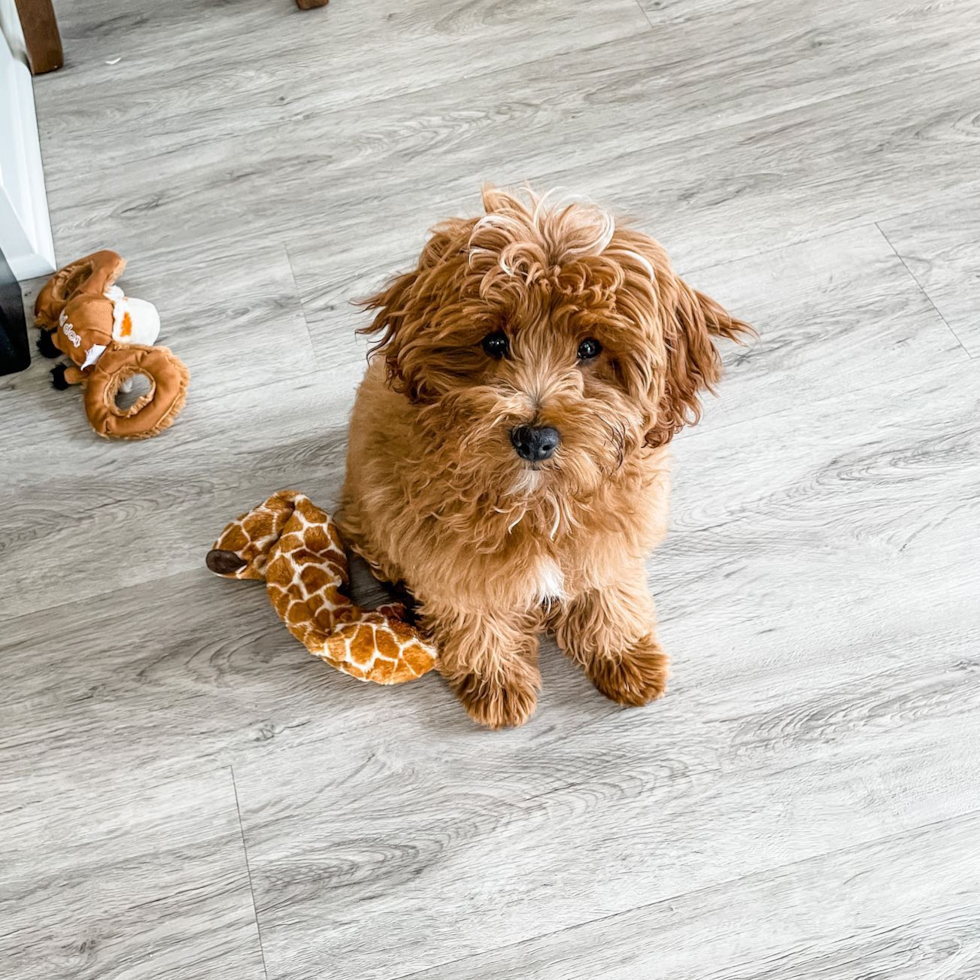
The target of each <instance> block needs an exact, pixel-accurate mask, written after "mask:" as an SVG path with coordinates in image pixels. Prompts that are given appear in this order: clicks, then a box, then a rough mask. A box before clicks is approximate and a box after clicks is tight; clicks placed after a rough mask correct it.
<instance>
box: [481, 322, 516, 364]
mask: <svg viewBox="0 0 980 980" xmlns="http://www.w3.org/2000/svg"><path fill="white" fill-rule="evenodd" d="M480 344H481V345H482V347H483V349H484V351H486V353H487V355H488V356H489V357H493V358H495V359H496V360H498V361H499V360H500V358H502V357H505V356H506V355H507V351H508V350H510V342H509V341H508V340H507V334H505V333H504V332H503V330H494V332H493V333H488V334H487V335H486V337H484V338H483V340H481V341H480Z"/></svg>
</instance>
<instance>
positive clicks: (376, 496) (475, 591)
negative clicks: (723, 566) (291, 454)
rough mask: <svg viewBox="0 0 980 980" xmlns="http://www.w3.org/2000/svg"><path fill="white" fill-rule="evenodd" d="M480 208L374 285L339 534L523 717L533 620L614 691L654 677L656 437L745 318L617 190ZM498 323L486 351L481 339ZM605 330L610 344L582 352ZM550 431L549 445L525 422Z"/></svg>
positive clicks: (492, 720)
mask: <svg viewBox="0 0 980 980" xmlns="http://www.w3.org/2000/svg"><path fill="white" fill-rule="evenodd" d="M483 200H484V207H485V210H486V214H485V215H484V216H483V217H481V218H479V219H477V218H471V219H464V218H456V219H452V220H450V221H446V222H443V223H442V224H440V225H437V226H436V227H435V228H434V229H433V231H432V235H431V237H430V239H429V240H428V242H427V243H426V245H425V247H424V249H423V250H422V254H421V256H420V257H419V260H418V264H417V266H416V268H414V269H413V270H411V271H410V272H407V273H405V274H404V275H401V276H398V277H397V278H395V279H394V280H393V281H392V282H390V283H389V284H388V286H387V287H386V288H385V289H384V290H382V291H381V292H380V293H378V294H377V295H376V296H373V297H371V298H370V299H369V300H367V301H366V304H365V305H366V306H367V307H369V308H370V309H372V310H374V311H376V314H375V317H374V320H373V322H372V324H371V325H370V326H369V327H367V328H366V331H367V332H368V333H371V334H374V335H375V336H376V343H375V347H374V351H375V354H374V356H373V357H372V359H371V361H370V364H369V367H368V371H367V374H366V375H365V378H364V380H363V382H362V384H361V387H360V389H359V392H358V396H357V401H356V404H355V407H354V412H353V415H352V419H351V429H350V444H349V455H348V464H347V480H346V484H345V488H344V495H343V503H342V508H341V512H340V514H339V515H338V520H339V522H340V525H341V528H342V530H343V533H344V535H345V537H346V538H347V540H348V541H349V542H350V543H351V544H352V546H353V547H354V548H355V549H356V550H357V551H359V552H360V553H361V554H362V555H363V556H364V557H365V558H366V559H367V560H368V561H369V562H370V563H371V564H372V566H373V567H374V568H375V570H376V571H377V572H378V574H379V575H381V576H382V577H384V578H387V579H388V580H390V581H392V582H397V581H401V582H404V583H405V584H406V585H407V587H408V588H409V590H410V591H411V592H412V593H413V594H414V595H415V596H416V598H417V600H418V601H419V603H420V610H419V611H420V614H421V617H422V622H423V624H424V625H425V627H426V628H427V629H428V630H430V631H431V633H432V635H433V637H434V639H435V641H436V643H437V644H438V646H439V649H440V654H441V660H442V671H443V674H444V676H445V677H446V679H447V681H448V682H449V684H450V686H451V687H452V688H453V690H454V691H455V692H456V694H457V695H458V696H459V698H460V700H461V701H462V702H463V704H464V706H465V707H466V709H467V711H469V713H470V714H471V715H472V717H473V718H474V719H475V720H476V721H478V722H480V723H481V724H484V725H487V726H489V727H493V728H497V727H502V726H506V725H517V724H521V723H523V722H524V721H525V720H526V719H527V718H528V717H529V716H530V714H531V713H532V711H533V710H534V705H535V699H536V695H537V691H538V689H539V685H540V675H539V673H538V669H537V664H536V660H537V646H538V641H537V636H538V634H539V633H541V632H542V631H543V630H545V629H550V630H553V631H554V632H555V635H556V637H557V640H558V643H559V645H560V646H561V648H562V649H563V650H564V651H565V653H567V654H568V655H569V656H570V657H572V658H573V659H574V660H576V661H577V662H578V663H580V664H581V666H582V668H583V670H584V671H585V673H586V674H587V675H588V677H589V678H590V679H591V680H592V682H593V683H594V684H595V685H596V687H597V688H598V689H599V690H600V691H601V692H602V693H603V694H605V695H606V696H607V697H610V698H612V699H614V700H616V701H619V702H620V703H623V704H631V705H637V704H645V703H647V702H649V701H651V700H653V699H655V698H657V697H659V696H660V695H661V694H662V693H663V692H664V688H665V683H666V675H667V658H666V656H665V655H664V653H663V651H662V650H661V648H660V646H659V644H658V642H657V640H656V617H655V614H654V608H653V600H652V598H651V597H650V595H649V592H648V590H647V587H646V576H645V572H644V557H645V556H646V554H647V553H648V552H649V550H650V549H651V548H652V547H654V546H655V545H656V544H657V543H658V542H659V540H660V539H661V537H662V536H663V533H664V529H665V522H666V515H667V498H668V491H669V465H668V455H667V452H668V451H667V448H666V447H667V443H669V441H670V439H671V438H672V437H673V435H674V434H675V433H676V432H677V431H678V430H679V429H680V428H682V427H683V426H684V425H687V424H692V423H694V422H696V421H697V419H698V417H699V414H700V403H699V396H700V393H701V392H703V391H704V390H706V389H711V388H712V386H713V385H714V384H715V382H716V381H717V380H718V379H719V377H720V374H721V363H720V358H719V355H718V353H717V351H716V349H715V347H714V344H713V342H712V337H716V336H720V337H727V338H730V339H737V338H738V337H739V335H741V334H743V333H746V332H747V331H749V330H750V329H751V328H749V327H748V325H747V324H745V323H743V322H742V321H740V320H736V319H734V318H733V317H731V316H730V315H729V314H728V313H726V312H725V311H724V310H723V309H722V308H721V307H720V306H719V305H718V304H717V303H716V302H714V301H713V300H711V299H709V298H708V297H706V296H704V295H702V294H701V293H699V292H698V291H697V290H694V289H692V288H691V287H690V286H688V285H687V284H686V283H685V282H684V281H683V280H682V279H681V278H680V277H679V276H678V275H677V274H676V273H675V272H674V271H673V269H672V267H671V265H670V261H669V259H668V257H667V255H666V253H665V251H664V249H663V248H662V247H661V246H660V245H659V244H658V243H657V242H655V241H654V240H653V239H651V238H649V237H648V236H647V235H644V234H642V233H641V232H639V231H636V230H633V229H631V228H629V227H625V226H624V225H622V224H621V223H618V222H616V221H615V220H614V219H613V217H612V216H611V215H610V213H609V212H608V211H606V210H605V209H603V208H599V207H597V206H595V205H591V204H583V203H579V202H570V203H560V202H553V201H551V200H550V199H549V196H548V195H546V196H544V197H537V196H535V195H533V194H530V195H529V198H528V199H527V200H524V199H522V198H520V197H518V196H516V195H514V194H511V193H508V192H506V191H503V190H498V189H495V188H487V189H485V190H484V195H483ZM501 330H502V331H504V332H505V333H506V334H507V337H508V340H509V343H510V350H509V353H508V356H507V357H505V358H503V359H500V360H495V359H493V358H491V357H489V356H488V355H487V354H486V352H485V351H484V349H483V347H482V346H481V340H482V339H483V338H484V337H485V336H486V335H487V334H490V333H493V332H495V331H501ZM585 338H595V339H597V340H598V341H599V342H600V343H601V345H602V353H601V354H600V355H599V356H598V357H596V358H595V359H593V360H589V361H580V360H579V359H578V358H577V356H576V351H577V349H578V345H579V344H580V343H581V341H582V340H583V339H585ZM528 424H534V425H544V426H551V427H553V428H555V429H557V430H558V432H559V433H560V436H561V444H560V446H559V448H558V450H557V452H556V453H555V454H554V456H553V457H551V458H550V459H548V460H545V461H543V462H538V463H529V462H527V461H526V460H524V459H521V458H520V457H519V456H518V455H517V454H516V453H515V451H514V448H513V446H512V444H511V441H510V432H511V430H512V429H513V428H515V427H516V426H519V425H528Z"/></svg>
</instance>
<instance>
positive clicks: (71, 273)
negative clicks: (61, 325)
mask: <svg viewBox="0 0 980 980" xmlns="http://www.w3.org/2000/svg"><path fill="white" fill-rule="evenodd" d="M125 268H126V260H125V259H124V258H123V257H122V256H121V255H119V254H118V253H117V252H113V251H111V250H110V249H103V250H102V251H101V252H93V253H92V254H91V255H86V256H85V258H84V259H79V260H78V261H77V262H72V263H71V264H70V265H66V266H65V267H64V268H63V269H59V270H58V271H57V272H56V273H55V274H54V275H53V276H52V277H51V278H50V279H49V280H48V282H47V284H46V285H45V286H44V288H43V289H42V290H41V292H40V293H38V297H37V299H36V300H35V302H34V323H35V325H36V326H38V327H41V328H43V329H45V330H51V329H53V328H55V327H57V326H58V318H59V317H60V316H61V312H62V310H64V308H65V304H66V303H67V302H68V301H69V300H70V299H72V298H74V297H75V296H80V295H82V294H86V295H90V296H101V295H102V294H103V293H104V292H105V291H106V290H107V289H108V288H109V287H110V286H111V285H112V284H113V283H114V282H115V281H116V280H117V279H118V278H119V277H120V276H121V275H122V273H123V269H125Z"/></svg>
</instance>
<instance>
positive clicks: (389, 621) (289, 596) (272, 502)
mask: <svg viewBox="0 0 980 980" xmlns="http://www.w3.org/2000/svg"><path fill="white" fill-rule="evenodd" d="M207 565H208V568H210V569H211V571H212V572H215V573H216V574H218V575H223V576H225V577H226V578H251V579H259V580H261V581H264V582H265V586H266V590H267V592H268V594H269V599H270V600H271V601H272V605H273V607H274V608H275V610H276V612H277V613H278V614H279V618H280V619H281V620H282V621H283V622H284V623H285V624H286V629H288V630H289V632H290V633H292V634H293V636H294V637H296V639H297V640H299V641H300V643H302V644H303V645H304V646H305V647H306V649H307V650H308V651H309V652H310V653H312V654H313V656H314V657H319V658H320V659H321V660H323V661H324V662H325V663H328V664H330V666H331V667H336V669H337V670H340V671H343V672H344V673H345V674H350V675H351V677H356V678H357V679H358V680H361V681H372V682H374V683H375V684H404V683H405V682H406V681H414V680H415V679H416V678H417V677H421V676H422V675H423V674H425V673H428V671H430V670H431V669H432V668H433V667H434V666H435V665H436V651H435V648H434V647H433V646H432V644H431V643H429V642H428V641H427V640H426V639H425V638H424V637H423V636H422V635H421V634H420V633H419V632H418V631H417V630H416V629H415V628H414V627H413V626H410V625H409V624H408V623H407V622H405V615H406V610H405V607H404V606H403V605H402V604H401V603H391V604H389V605H386V606H381V607H380V608H378V609H373V610H368V609H361V608H360V607H359V606H355V605H354V603H353V602H351V600H350V598H349V597H348V595H347V588H348V574H347V556H346V555H345V554H344V546H343V544H342V543H341V540H340V534H339V532H338V531H337V526H336V525H335V524H334V522H333V521H332V520H331V519H330V516H329V515H328V514H327V513H325V512H324V511H322V510H321V509H320V508H319V507H317V506H316V505H315V504H314V503H313V502H312V501H311V500H310V498H309V497H307V496H305V495H304V494H302V493H297V492H296V491H295V490H280V491H279V492H278V493H274V494H273V495H272V496H271V497H269V498H268V499H267V500H264V501H263V502H262V503H261V504H259V505H258V507H255V508H253V509H252V510H250V511H249V512H248V513H247V514H242V516H241V517H239V518H238V520H237V521H232V522H231V523H230V524H229V525H228V526H227V527H226V528H225V529H224V531H222V532H221V537H220V538H218V540H217V541H216V542H215V543H214V548H212V549H211V551H209V552H208V557H207Z"/></svg>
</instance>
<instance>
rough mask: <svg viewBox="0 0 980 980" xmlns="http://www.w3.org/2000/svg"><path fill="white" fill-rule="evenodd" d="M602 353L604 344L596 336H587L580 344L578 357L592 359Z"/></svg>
mask: <svg viewBox="0 0 980 980" xmlns="http://www.w3.org/2000/svg"><path fill="white" fill-rule="evenodd" d="M601 353H602V344H600V343H599V341H598V340H596V339H595V337H586V338H585V340H583V341H582V343H581V344H579V345H578V359H579V360H580V361H591V360H592V358H593V357H598V356H599V355H600V354H601Z"/></svg>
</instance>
